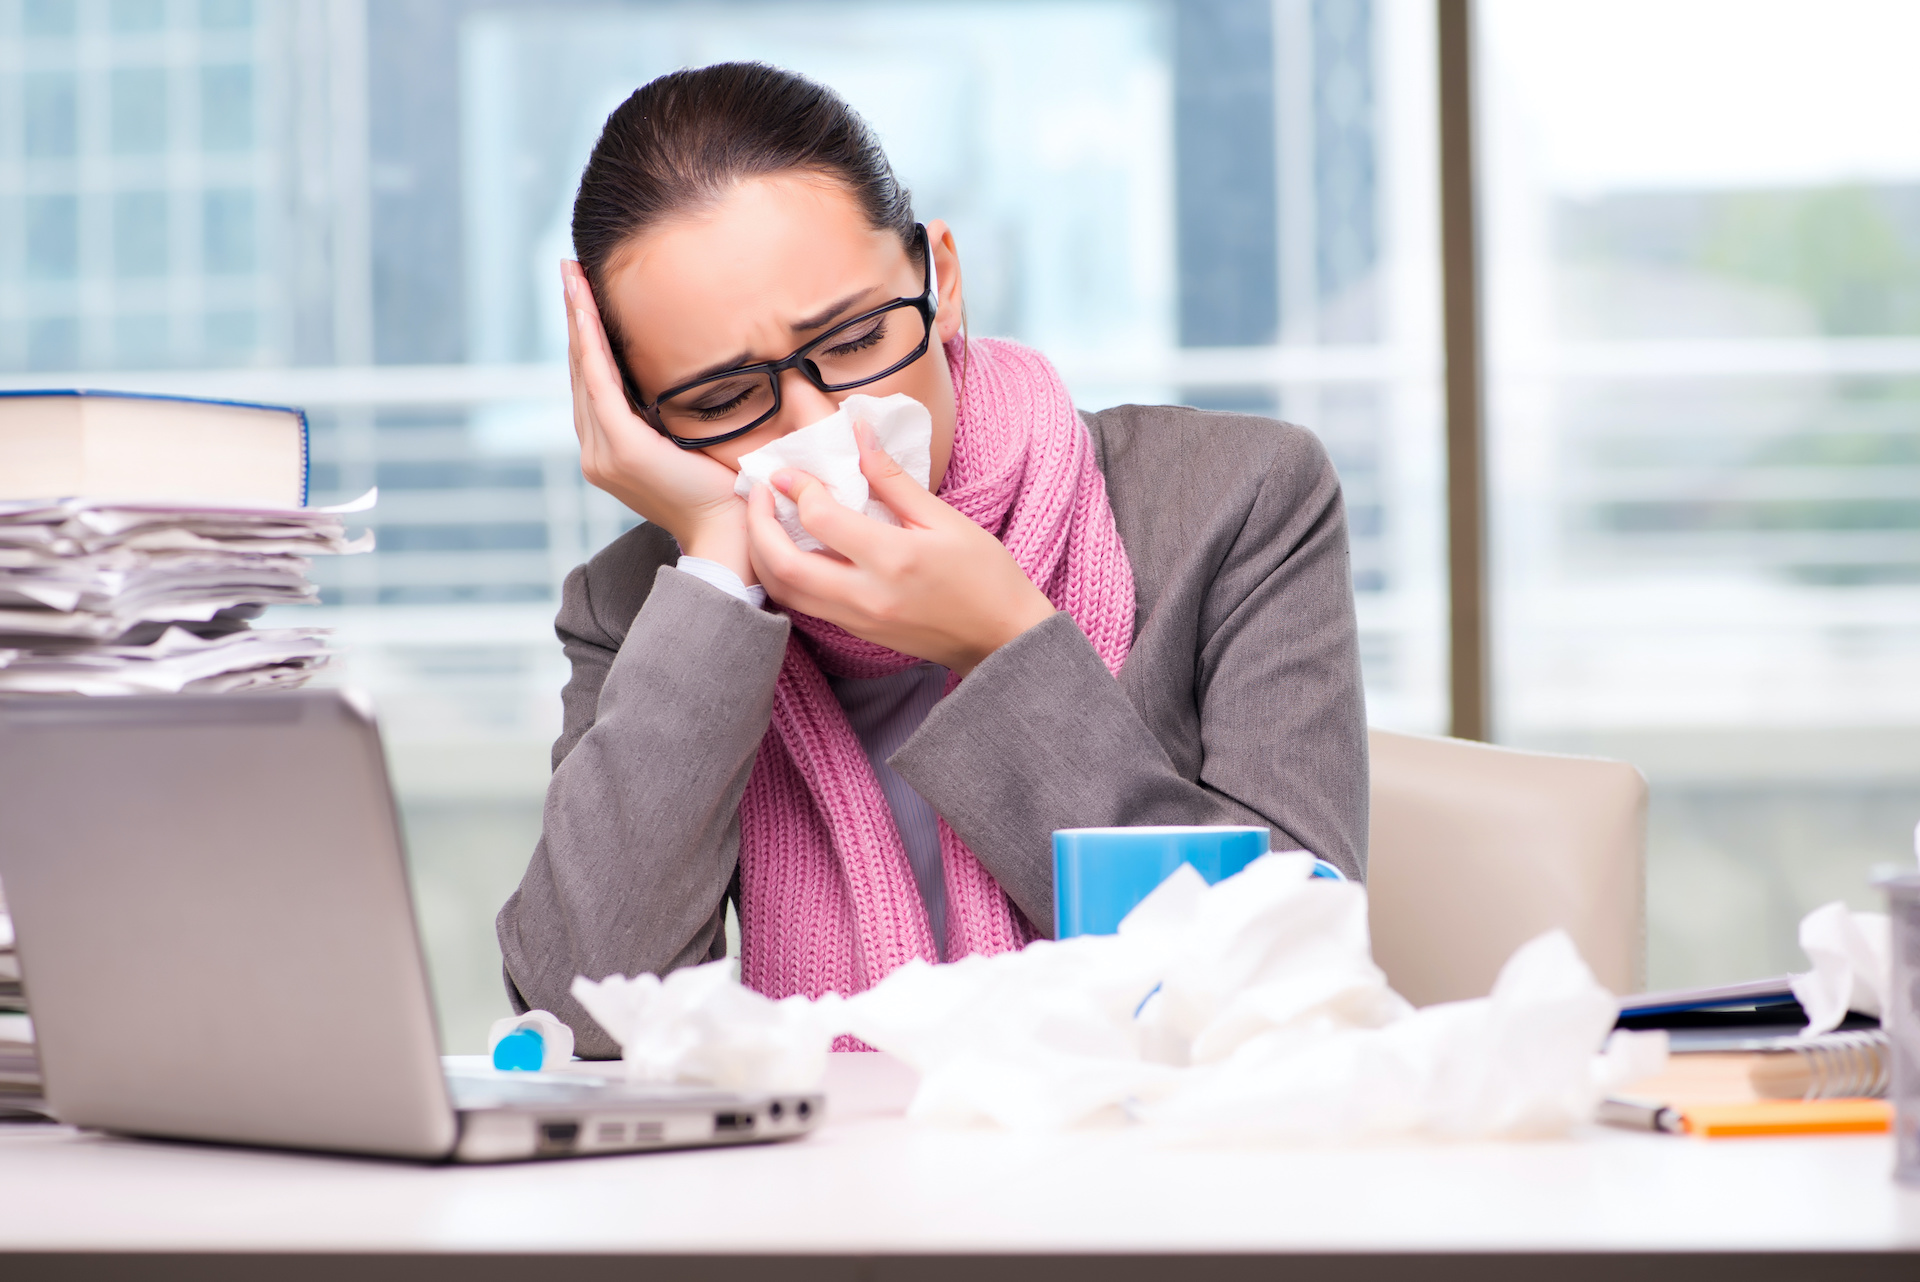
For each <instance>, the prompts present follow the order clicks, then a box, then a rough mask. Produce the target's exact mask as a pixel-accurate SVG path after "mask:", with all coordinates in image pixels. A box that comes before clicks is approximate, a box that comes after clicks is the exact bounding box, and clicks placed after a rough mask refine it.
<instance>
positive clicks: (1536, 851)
mask: <svg viewBox="0 0 1920 1282" xmlns="http://www.w3.org/2000/svg"><path fill="white" fill-rule="evenodd" d="M1370 740H1371V749H1372V786H1373V805H1372V822H1371V828H1372V835H1371V838H1370V840H1369V842H1368V855H1367V891H1368V900H1369V903H1370V905H1371V918H1372V929H1373V955H1374V958H1375V960H1377V961H1378V962H1379V963H1380V967H1381V969H1382V970H1384V971H1386V973H1387V979H1388V980H1389V981H1390V982H1391V983H1392V984H1393V986H1394V988H1395V989H1396V990H1398V991H1399V992H1400V993H1402V994H1404V995H1405V996H1406V997H1407V999H1408V1000H1409V1001H1411V1002H1413V1003H1414V1004H1415V1005H1416V1006H1425V1005H1427V1004H1429V1003H1432V1002H1441V1001H1452V1000H1454V999H1457V998H1463V997H1480V996H1484V995H1485V994H1486V993H1487V992H1488V990H1490V989H1491V988H1492V987H1493V981H1494V977H1495V976H1496V975H1498V974H1499V972H1500V967H1501V965H1502V964H1504V963H1505V962H1506V960H1507V958H1508V957H1509V956H1511V955H1512V953H1513V950H1514V949H1516V948H1518V947H1519V946H1520V945H1521V944H1524V943H1526V942H1527V941H1528V940H1529V939H1532V938H1533V937H1534V936H1536V935H1539V934H1541V933H1542V932H1544V931H1547V930H1550V929H1552V928H1553V927H1555V926H1560V927H1564V928H1565V929H1566V931H1567V933H1568V934H1569V935H1571V936H1572V937H1573V942H1574V943H1575V944H1577V945H1578V946H1579V948H1580V955H1581V956H1582V957H1584V958H1586V961H1587V964H1588V965H1589V966H1591V967H1592V968H1593V973H1594V975H1595V976H1597V977H1598V978H1599V980H1600V982H1601V983H1603V984H1605V985H1606V986H1607V987H1608V988H1610V989H1612V990H1613V991H1614V992H1616V993H1621V994H1625V993H1634V992H1639V991H1640V990H1641V988H1642V987H1643V985H1644V982H1645V957H1646V889H1645V887H1646V876H1645V868H1646V830H1647V781H1646V779H1645V778H1644V777H1642V775H1641V774H1640V772H1639V771H1638V770H1636V769H1634V768H1633V767H1632V766H1630V765H1627V764H1626V763H1625V762H1619V761H1602V760H1599V759H1597V758H1593V757H1564V756H1555V755H1551V754H1547V753H1539V752H1516V751H1514V750H1513V749H1510V748H1495V747H1491V746H1489V745H1487V744H1482V743H1472V742H1469V741H1467V740H1464V739H1430V738H1422V737H1419V736H1415V735H1404V734H1394V733H1392V732H1390V731H1385V730H1375V731H1372V732H1371V735H1370Z"/></svg>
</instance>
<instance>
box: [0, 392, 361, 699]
mask: <svg viewBox="0 0 1920 1282" xmlns="http://www.w3.org/2000/svg"><path fill="white" fill-rule="evenodd" d="M306 489H307V431H306V419H305V416H304V415H302V414H301V413H300V412H299V411H298V410H291V409H280V408H275V407H271V406H247V405H228V404H223V403H218V402H207V401H192V400H184V399H179V398H157V397H134V396H120V395H102V394H99V393H71V392H61V393H30V394H13V395H6V396H0V695H5V694H82V695H116V694H147V693H173V692H179V691H206V692H224V691H232V690H255V689H275V688H280V689H284V688H286V687H289V686H296V685H300V684H301V683H303V682H305V681H306V680H307V679H308V678H309V677H310V676H311V675H312V674H313V672H314V670H315V669H317V668H319V667H320V666H322V665H323V664H325V663H326V661H327V657H328V640H327V633H326V631H325V630H324V629H319V628H271V629H265V628H261V629H256V628H254V627H253V626H252V620H253V619H255V618H257V617H258V616H259V615H260V613H261V611H262V610H263V609H264V608H265V607H266V606H269V605H281V604H300V603H312V602H315V601H317V600H318V599H319V597H318V594H317V593H316V591H315V589H314V586H313V584H312V582H311V581H310V580H309V578H308V571H309V570H310V569H311V566H312V562H311V560H310V558H311V557H313V556H315V555H333V554H340V553H349V552H363V551H368V550H370V549H371V548H372V546H373V541H372V536H371V535H362V536H360V537H359V538H349V537H348V534H347V530H346V527H345V522H344V518H345V517H346V516H348V515H350V514H352V513H355V512H361V511H365V510H366V509H368V508H370V507H372V505H373V497H374V496H373V494H372V493H369V494H368V495H367V496H365V497H364V498H362V499H361V500H359V501H357V502H355V503H350V504H344V505H342V506H340V507H335V508H309V507H306V506H304V504H305V501H306ZM59 495H79V496H83V497H47V496H59Z"/></svg>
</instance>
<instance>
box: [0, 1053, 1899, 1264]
mask: <svg viewBox="0 0 1920 1282" xmlns="http://www.w3.org/2000/svg"><path fill="white" fill-rule="evenodd" d="M862 1076H864V1077H865V1078H867V1079H868V1080H865V1081H860V1080H850V1079H849V1077H848V1070H846V1069H844V1068H841V1069H839V1073H838V1076H837V1077H836V1079H835V1080H834V1081H830V1083H829V1089H830V1093H831V1098H832V1099H833V1100H835V1101H836V1104H835V1105H834V1106H833V1107H834V1108H836V1109H837V1115H836V1114H835V1113H834V1112H833V1111H832V1110H830V1116H829V1121H828V1122H827V1124H825V1125H824V1126H823V1127H822V1128H821V1129H820V1131H819V1132H818V1133H816V1134H815V1135H814V1136H812V1137H810V1138H808V1139H806V1140H803V1141H800V1142H797V1143H790V1144H781V1145H770V1146H755V1147H749V1148H737V1149H713V1150H704V1151H693V1152H679V1153H660V1154H647V1155H634V1156H627V1157H611V1158H592V1159H577V1160H566V1161H555V1162H542V1163H527V1164H521V1165H514V1166H499V1167H465V1168H458V1167H452V1168H449V1167H439V1168H428V1167H416V1166H410V1165H404V1164H398V1163H389V1162H378V1161H363V1160H357V1159H349V1158H332V1157H317V1156H307V1155H300V1154H289V1153H276V1152H258V1151H247V1150H238V1149H223V1148H214V1147H200V1146H195V1145H182V1144H162V1143H150V1142H144V1141H138V1140H127V1139H118V1138H111V1137H106V1136H100V1135H93V1134H84V1133H78V1132H75V1131H73V1130H70V1129H68V1128H64V1127H51V1126H0V1244H4V1247H3V1248H0V1249H4V1250H6V1251H10V1252H21V1251H28V1252H31V1251H55V1252H65V1251H122V1252H128V1251H130V1252H155V1251H159V1252H206V1251H226V1252H236V1251H237V1252H249V1251H252V1252H345V1253H369V1254H376V1255H377V1254H381V1253H415V1252H427V1253H433V1252H455V1253H465V1252H510V1253H545V1252H565V1253H586V1254H595V1253H604V1254H628V1253H646V1254H658V1255H714V1254H723V1255H725V1254H734V1255H737V1254H742V1253H745V1254H754V1253H759V1254H763V1255H764V1254H774V1255H800V1256H824V1257H869V1258H871V1257H883V1256H884V1257H895V1256H925V1255H935V1256H938V1255H953V1254H967V1253H982V1252H986V1253H996V1254H1011V1255H1033V1254H1048V1255H1058V1254H1065V1255H1073V1254H1076V1253H1113V1252H1149V1253H1159V1254H1167V1253H1186V1252H1201V1253H1249V1254H1268V1253H1274V1252H1284V1253H1307V1254H1315V1253H1321V1254H1343V1253H1356V1252H1359V1253H1404V1252H1413V1253H1423V1254H1424V1253H1433V1252H1445V1253H1488V1252H1499V1253H1511V1252H1523V1253H1524V1252H1569V1251H1571V1252H1620V1251H1625V1252H1635V1253H1639V1252H1647V1253H1661V1252H1674V1251H1679V1252H1748V1251H1820V1252H1825V1251H1846V1252H1886V1251H1900V1250H1920V1190H1917V1189H1903V1188H1901V1187H1900V1186H1897V1185H1896V1184H1895V1183H1894V1182H1893V1180H1892V1179H1891V1178H1890V1174H1889V1172H1890V1170H1891V1167H1892V1161H1893V1153H1892V1146H1891V1143H1890V1141H1889V1140H1888V1139H1887V1138H1885V1137H1882V1136H1837V1137H1822V1138H1794V1139H1753V1140H1721V1141H1700V1140H1693V1139H1684V1138H1678V1137H1673V1136H1660V1135H1650V1134H1635V1133H1631V1132H1625V1131H1614V1130H1608V1129H1605V1128H1599V1127H1595V1128H1591V1129H1588V1130H1584V1131H1582V1132H1581V1133H1579V1134H1577V1135H1575V1136H1573V1137H1570V1138H1567V1139H1562V1140H1553V1141H1540V1142H1531V1143H1506V1144H1383V1145H1378V1146H1368V1147H1354V1148H1338V1149H1318V1150H1315V1149H1272V1148H1244V1149H1239V1148H1220V1147H1204V1148H1202V1147H1184V1146H1174V1145H1169V1144H1167V1143H1166V1142H1164V1141H1161V1140H1158V1139H1157V1138H1156V1137H1155V1136H1153V1135H1151V1134H1148V1133H1145V1132H1142V1131H1138V1130H1105V1131H1080V1132H1071V1133H1066V1134H1058V1135H1014V1134H1008V1133H1004V1132H998V1131H985V1130H981V1131H946V1130H935V1129H928V1128H922V1127H916V1126H913V1125H911V1124H909V1123H908V1122H906V1121H905V1119H904V1118H902V1117H901V1116H899V1115H898V1112H897V1111H895V1110H893V1109H892V1108H890V1107H889V1106H888V1104H889V1102H888V1101H886V1100H884V1099H881V1098H880V1097H881V1096H884V1095H886V1094H887V1093H888V1091H887V1089H886V1087H885V1083H884V1082H882V1083H881V1084H880V1085H879V1086H876V1085H875V1084H874V1079H873V1075H872V1074H871V1073H870V1072H866V1071H865V1070H859V1071H856V1072H854V1073H853V1077H854V1078H859V1077H862ZM1915 1263H1920V1262H1915ZM1915 1275H1920V1273H1916V1274H1915ZM469 1276H471V1275H469Z"/></svg>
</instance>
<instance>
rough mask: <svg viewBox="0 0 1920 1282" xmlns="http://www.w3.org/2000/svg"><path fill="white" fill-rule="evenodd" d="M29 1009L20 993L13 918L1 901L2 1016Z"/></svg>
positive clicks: (0, 979) (0, 1008)
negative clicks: (8, 914) (14, 949)
mask: <svg viewBox="0 0 1920 1282" xmlns="http://www.w3.org/2000/svg"><path fill="white" fill-rule="evenodd" d="M26 1008H27V999H26V997H25V995H23V994H22V992H21V991H20V955H19V954H18V953H16V952H14V951H13V918H11V917H9V916H7V906H6V901H5V900H0V1014H17V1013H19V1012H21V1011H24V1010H25V1009H26Z"/></svg>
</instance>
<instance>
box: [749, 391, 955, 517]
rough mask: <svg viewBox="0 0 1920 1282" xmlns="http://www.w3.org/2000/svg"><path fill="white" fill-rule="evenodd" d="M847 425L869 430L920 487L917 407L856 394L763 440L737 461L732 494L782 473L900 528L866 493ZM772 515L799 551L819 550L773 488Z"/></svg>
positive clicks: (927, 449)
mask: <svg viewBox="0 0 1920 1282" xmlns="http://www.w3.org/2000/svg"><path fill="white" fill-rule="evenodd" d="M855 423H861V424H864V425H865V426H866V427H867V428H869V429H870V430H871V431H872V432H873V435H874V439H875V441H877V442H878V443H879V446H880V448H881V449H883V450H885V451H886V452H887V453H888V454H890V455H892V456H893V461H894V462H896V463H898V464H899V465H900V468H901V470H902V471H904V472H905V473H906V474H907V475H908V476H911V477H912V478H913V479H914V480H916V481H918V482H919V483H920V486H921V488H922V489H925V488H926V486H927V481H928V478H929V477H930V476H931V475H932V474H933V416H932V415H931V414H929V413H928V412H927V407H926V406H924V405H922V404H921V403H920V402H919V401H916V400H914V399H913V398H912V397H911V396H908V395H907V394H906V393H904V392H896V393H894V394H893V395H892V396H862V395H859V394H858V393H856V394H854V395H852V396H849V397H848V398H847V399H846V400H844V401H842V402H840V408H839V409H838V410H836V411H835V412H834V413H832V414H829V415H827V417H825V418H823V419H821V420H820V421H819V422H817V423H810V424H808V425H807V426H806V427H803V428H801V429H799V430H798V431H795V432H789V433H787V435H785V436H782V437H780V438H779V439H778V440H774V441H769V442H768V443H767V444H765V445H763V446H761V447H760V448H759V449H757V450H755V451H753V452H752V453H751V454H743V455H741V456H740V474H739V475H738V476H736V477H735V478H734V481H733V492H734V493H735V494H738V495H739V496H740V497H741V498H745V497H746V496H747V494H748V493H749V492H750V491H751V490H752V488H753V486H754V484H755V483H756V482H758V483H760V484H763V485H766V486H767V488H768V489H773V487H772V484H771V482H772V479H773V474H774V473H775V472H778V471H779V470H780V469H782V468H788V467H790V468H793V469H794V470H795V471H798V472H806V473H808V474H810V475H812V476H813V477H814V478H815V479H817V480H819V481H820V482H821V483H823V484H824V485H825V486H826V487H827V491H828V493H830V494H832V495H833V497H834V499H835V500H836V501H838V502H839V504H840V506H842V507H845V508H851V509H852V510H854V511H855V512H864V513H866V514H867V515H868V516H870V517H872V518H873V519H874V520H876V521H884V522H885V523H886V524H888V525H898V524H900V521H899V519H898V518H896V517H895V516H894V514H893V511H892V509H890V508H889V507H887V505H886V504H885V503H882V502H881V501H880V500H879V499H876V498H873V497H871V495H870V494H869V492H868V489H867V478H866V475H865V474H864V473H863V472H861V470H860V445H859V442H857V441H856V440H855V439H854V435H853V425H854V424H855ZM773 512H774V515H775V516H776V517H778V518H779V521H780V528H781V529H783V530H785V531H786V532H787V537H789V538H791V539H792V540H793V541H794V542H795V543H796V544H798V545H799V546H800V548H801V550H803V551H806V552H820V551H824V550H825V546H824V545H823V544H822V543H821V542H820V540H819V539H816V538H814V537H813V535H811V534H809V533H807V529H806V527H805V526H804V525H801V524H800V506H799V504H797V503H795V502H794V501H793V500H792V499H790V498H788V497H787V496H786V495H784V494H782V493H781V492H780V491H778V490H773Z"/></svg>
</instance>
